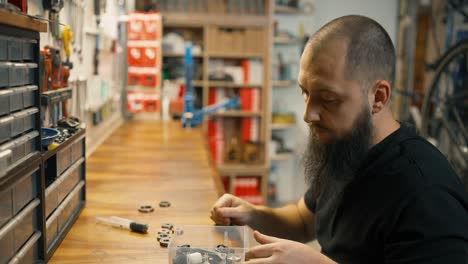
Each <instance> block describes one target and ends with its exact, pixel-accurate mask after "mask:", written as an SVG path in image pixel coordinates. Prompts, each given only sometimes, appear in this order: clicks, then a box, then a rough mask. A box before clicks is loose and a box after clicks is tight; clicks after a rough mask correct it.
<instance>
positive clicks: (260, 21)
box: [163, 13, 270, 27]
mask: <svg viewBox="0 0 468 264" xmlns="http://www.w3.org/2000/svg"><path fill="white" fill-rule="evenodd" d="M163 21H164V22H163V23H164V26H166V27H167V26H184V27H203V26H204V25H218V26H228V27H229V26H233V27H259V26H268V25H269V23H270V21H269V18H268V16H252V15H248V16H244V15H227V14H219V15H217V14H210V13H206V14H200V13H163Z"/></svg>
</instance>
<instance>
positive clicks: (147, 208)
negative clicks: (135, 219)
mask: <svg viewBox="0 0 468 264" xmlns="http://www.w3.org/2000/svg"><path fill="white" fill-rule="evenodd" d="M138 211H140V212H142V213H151V212H153V211H154V208H153V206H151V205H142V206H140V208H138Z"/></svg>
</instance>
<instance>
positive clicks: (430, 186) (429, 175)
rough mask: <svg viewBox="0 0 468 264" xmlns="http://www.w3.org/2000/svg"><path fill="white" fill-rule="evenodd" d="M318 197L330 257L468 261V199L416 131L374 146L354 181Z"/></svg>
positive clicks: (308, 198) (314, 207) (443, 263)
mask: <svg viewBox="0 0 468 264" xmlns="http://www.w3.org/2000/svg"><path fill="white" fill-rule="evenodd" d="M335 186H341V187H337V188H335V189H334V190H333V191H331V192H325V193H324V194H323V195H322V196H321V197H319V198H318V200H316V201H314V200H312V197H313V196H312V195H311V193H310V190H309V191H307V192H306V194H305V197H304V198H305V202H306V205H307V207H308V208H309V209H310V210H311V211H312V212H314V213H315V219H316V233H317V239H318V241H319V243H320V244H321V246H322V252H323V253H324V254H325V255H327V256H329V257H330V258H332V259H333V260H335V261H337V262H338V263H342V264H348V263H356V264H363V263H387V264H397V263H398V264H409V263H411V264H419V263H421V264H422V263H424V264H428V263H429V264H436V263H437V264H439V263H440V264H468V199H467V194H466V191H465V190H464V188H463V186H462V184H461V181H460V179H459V178H458V176H457V175H456V173H455V172H454V171H453V169H452V168H451V166H450V165H449V163H448V161H447V160H446V159H445V157H444V156H443V155H442V154H441V153H440V152H439V151H438V150H437V149H436V148H435V147H434V146H432V145H431V144H430V143H428V142H427V141H426V140H425V139H423V138H422V137H420V136H418V135H417V133H416V130H415V129H414V128H413V127H411V126H409V125H405V124H402V125H401V127H400V129H398V130H397V131H395V132H394V133H392V134H391V135H389V136H388V137H387V138H385V139H384V140H383V141H382V142H380V143H379V144H377V145H375V146H373V147H372V148H371V149H370V151H369V154H368V156H367V158H366V160H365V162H364V163H363V166H362V167H361V169H360V170H358V173H357V176H356V177H355V178H354V179H353V180H352V181H351V182H349V183H339V182H338V183H337V184H335Z"/></svg>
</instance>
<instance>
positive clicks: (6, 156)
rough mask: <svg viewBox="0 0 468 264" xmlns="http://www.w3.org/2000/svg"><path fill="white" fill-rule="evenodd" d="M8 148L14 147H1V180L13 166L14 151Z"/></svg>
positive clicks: (7, 145) (10, 145)
mask: <svg viewBox="0 0 468 264" xmlns="http://www.w3.org/2000/svg"><path fill="white" fill-rule="evenodd" d="M8 147H13V145H12V144H8V143H7V144H4V145H1V146H0V178H1V177H3V176H5V174H6V173H7V171H8V167H9V166H10V164H11V157H12V156H13V151H11V149H10V148H8Z"/></svg>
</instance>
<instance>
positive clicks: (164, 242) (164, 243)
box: [159, 238, 171, 248]
mask: <svg viewBox="0 0 468 264" xmlns="http://www.w3.org/2000/svg"><path fill="white" fill-rule="evenodd" d="M170 243H171V239H170V238H163V239H161V240H160V241H159V245H160V246H161V247H164V248H167V247H168V246H169V244H170Z"/></svg>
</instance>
